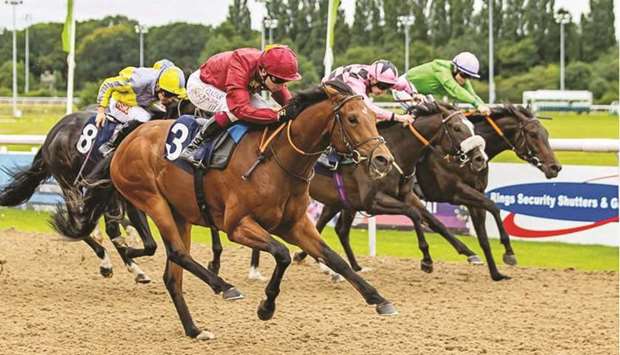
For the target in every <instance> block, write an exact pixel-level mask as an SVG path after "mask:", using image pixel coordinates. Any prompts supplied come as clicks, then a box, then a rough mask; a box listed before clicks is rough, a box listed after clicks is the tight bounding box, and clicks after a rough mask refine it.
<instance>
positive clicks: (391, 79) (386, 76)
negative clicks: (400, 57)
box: [369, 59, 398, 85]
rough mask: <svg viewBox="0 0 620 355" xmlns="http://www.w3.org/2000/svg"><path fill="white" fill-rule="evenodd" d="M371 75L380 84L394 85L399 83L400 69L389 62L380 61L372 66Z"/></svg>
mask: <svg viewBox="0 0 620 355" xmlns="http://www.w3.org/2000/svg"><path fill="white" fill-rule="evenodd" d="M369 69H370V75H371V76H372V77H374V78H375V79H377V81H378V82H380V83H386V84H391V85H394V84H396V82H398V69H396V66H395V65H394V64H392V62H390V61H389V60H385V59H380V60H377V61H375V62H374V63H372V64H371V65H370V68H369Z"/></svg>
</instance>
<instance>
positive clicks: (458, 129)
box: [454, 126, 462, 133]
mask: <svg viewBox="0 0 620 355" xmlns="http://www.w3.org/2000/svg"><path fill="white" fill-rule="evenodd" d="M461 131H462V129H461V126H454V132H458V133H461Z"/></svg>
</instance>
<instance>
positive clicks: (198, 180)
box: [194, 167, 218, 232]
mask: <svg viewBox="0 0 620 355" xmlns="http://www.w3.org/2000/svg"><path fill="white" fill-rule="evenodd" d="M204 175H205V171H204V170H203V169H200V168H196V167H194V192H195V193H196V202H197V203H198V209H199V210H200V214H201V215H202V219H204V220H205V222H207V223H208V224H209V227H210V228H211V229H212V230H214V231H215V232H217V231H218V229H217V226H216V225H215V223H213V216H211V212H210V211H209V205H208V204H207V198H206V195H205V189H204V185H203V178H204Z"/></svg>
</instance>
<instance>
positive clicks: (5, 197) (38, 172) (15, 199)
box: [0, 149, 50, 206]
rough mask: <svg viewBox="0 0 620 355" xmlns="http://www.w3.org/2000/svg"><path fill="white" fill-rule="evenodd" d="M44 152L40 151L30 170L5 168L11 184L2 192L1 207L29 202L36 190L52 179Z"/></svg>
mask: <svg viewBox="0 0 620 355" xmlns="http://www.w3.org/2000/svg"><path fill="white" fill-rule="evenodd" d="M42 151H43V150H42V149H39V151H38V152H37V154H36V155H35V156H34V160H33V161H32V165H30V167H29V168H15V169H8V168H3V170H4V172H5V173H6V174H7V175H9V176H10V177H11V182H9V184H8V185H6V186H4V187H3V188H2V190H0V206H17V205H21V204H22V203H24V202H26V201H28V199H30V197H31V196H32V195H33V194H34V191H35V190H36V188H37V187H38V186H39V185H40V184H41V183H42V182H43V181H45V180H46V179H47V178H49V177H50V173H49V171H48V169H47V167H46V166H45V162H44V161H43V156H42V154H43V153H42Z"/></svg>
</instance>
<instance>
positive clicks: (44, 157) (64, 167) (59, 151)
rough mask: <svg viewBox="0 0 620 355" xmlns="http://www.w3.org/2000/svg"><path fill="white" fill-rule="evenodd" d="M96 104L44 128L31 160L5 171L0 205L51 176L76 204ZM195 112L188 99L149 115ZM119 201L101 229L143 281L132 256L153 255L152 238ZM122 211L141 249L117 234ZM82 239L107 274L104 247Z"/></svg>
mask: <svg viewBox="0 0 620 355" xmlns="http://www.w3.org/2000/svg"><path fill="white" fill-rule="evenodd" d="M96 108H97V106H96V105H90V106H87V107H85V108H84V109H83V111H79V112H75V113H72V114H69V115H66V116H64V117H62V118H61V119H60V120H59V121H58V123H56V124H55V125H54V127H52V129H51V130H50V131H49V132H48V134H47V137H46V138H45V142H44V143H43V145H42V146H41V148H40V149H39V151H38V152H37V154H36V155H35V157H34V159H33V161H32V164H31V165H30V166H28V167H23V168H16V169H13V170H10V171H8V174H9V176H11V181H10V182H9V183H8V184H7V185H6V186H3V187H2V188H1V189H0V206H17V205H20V204H22V203H24V202H26V201H28V199H30V197H31V196H32V195H33V194H34V193H35V190H36V188H37V187H38V186H39V185H40V184H41V183H43V182H44V181H46V180H47V179H48V178H50V177H53V178H54V179H55V180H56V182H57V183H58V185H59V186H60V188H61V190H62V192H63V197H64V199H65V202H66V203H67V204H75V203H79V202H77V201H78V200H79V199H80V195H81V185H80V181H81V176H80V173H82V168H83V164H84V159H85V158H84V155H83V154H81V153H80V152H78V150H77V145H78V142H80V140H82V141H83V142H87V144H92V140H94V138H95V137H83V136H84V132H83V130H85V127H84V125H85V123H86V121H87V120H88V119H89V118H90V117H91V116H92V115H94V113H95V110H96ZM194 112H195V107H194V106H193V105H192V104H191V103H190V102H189V101H188V100H182V101H178V102H175V103H173V104H171V105H169V106H167V107H166V111H165V112H163V111H153V112H152V114H153V116H152V119H153V120H157V119H163V118H177V117H179V116H180V115H181V114H183V113H194ZM85 138H92V139H91V141H90V142H91V143H88V140H86V139H85ZM123 205H124V203H123V202H122V201H114V202H113V203H110V204H109V210H108V211H107V213H105V214H104V220H105V231H106V234H107V235H108V237H109V238H110V239H111V240H112V244H113V245H114V247H115V248H116V249H117V251H118V253H119V255H120V257H121V259H122V260H123V262H124V263H125V266H126V267H127V269H128V270H129V271H130V272H131V273H133V274H134V277H135V281H136V282H139V283H147V282H149V281H150V278H149V277H148V276H147V275H146V274H145V273H144V272H143V271H142V270H141V269H140V267H139V266H138V265H137V264H136V263H135V262H134V261H133V258H136V257H140V256H145V255H153V254H154V253H155V250H156V248H157V244H155V241H154V240H153V238H152V236H151V233H150V230H149V226H148V224H147V223H146V218H145V216H144V214H143V213H142V212H140V211H138V210H136V209H135V208H133V206H131V205H130V204H129V205H124V206H123ZM119 207H121V208H119ZM123 207H124V208H123ZM123 210H124V211H126V212H127V215H128V216H129V218H130V219H131V223H132V224H133V225H134V226H135V228H136V230H137V231H138V232H139V234H140V238H141V239H142V241H143V243H144V248H143V249H134V248H131V247H128V246H127V245H126V244H125V242H124V240H123V239H122V238H121V232H120V228H119V223H118V218H119V217H121V216H122V215H123V213H122V212H123ZM83 240H84V242H85V243H86V244H88V246H89V247H90V248H91V249H92V250H93V251H94V252H95V254H96V255H97V257H99V259H100V260H101V264H100V266H99V272H100V273H101V275H102V276H104V277H111V276H112V273H113V272H112V263H111V260H110V256H109V253H108V251H107V250H106V249H105V248H104V247H103V245H101V244H100V243H99V242H98V241H97V240H95V239H94V238H92V237H90V236H88V237H85V238H83Z"/></svg>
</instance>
